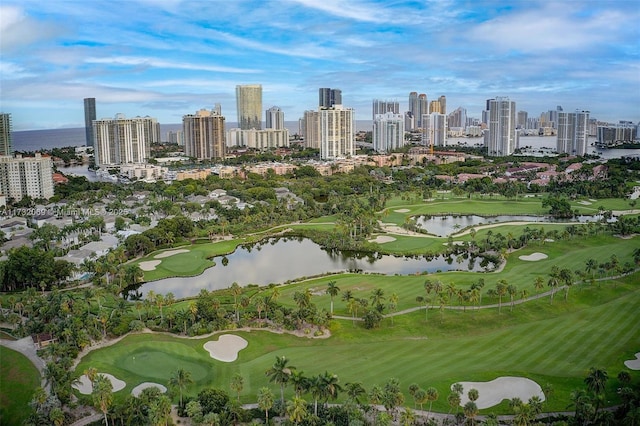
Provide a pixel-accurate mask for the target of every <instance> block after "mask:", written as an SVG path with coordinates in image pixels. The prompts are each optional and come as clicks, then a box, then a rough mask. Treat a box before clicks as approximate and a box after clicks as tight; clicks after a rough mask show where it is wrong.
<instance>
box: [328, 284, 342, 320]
mask: <svg viewBox="0 0 640 426" xmlns="http://www.w3.org/2000/svg"><path fill="white" fill-rule="evenodd" d="M326 292H327V294H328V295H329V296H330V297H331V311H330V313H331V315H332V316H333V298H334V297H336V296H337V295H338V293H340V288H339V287H338V286H337V285H336V282H335V281H329V283H328V284H327V290H326Z"/></svg>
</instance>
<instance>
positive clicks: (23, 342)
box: [0, 336, 46, 389]
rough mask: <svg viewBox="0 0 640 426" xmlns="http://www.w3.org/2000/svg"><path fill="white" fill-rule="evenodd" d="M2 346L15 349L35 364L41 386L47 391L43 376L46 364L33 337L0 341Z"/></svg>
mask: <svg viewBox="0 0 640 426" xmlns="http://www.w3.org/2000/svg"><path fill="white" fill-rule="evenodd" d="M0 345H2V346H4V347H7V348H9V349H13V350H14V351H16V352H20V353H21V354H22V355H24V356H26V357H27V358H28V359H29V361H31V363H33V365H35V367H36V368H37V369H38V372H39V373H40V381H41V385H42V387H43V388H45V389H46V386H45V385H46V381H45V378H44V374H43V373H44V368H45V366H46V363H45V362H44V360H43V359H42V358H40V357H39V356H38V353H37V352H36V347H35V345H34V344H33V339H31V336H27V337H24V338H22V339H20V340H5V339H0Z"/></svg>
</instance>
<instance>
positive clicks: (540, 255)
mask: <svg viewBox="0 0 640 426" xmlns="http://www.w3.org/2000/svg"><path fill="white" fill-rule="evenodd" d="M547 257H549V256H547V255H546V254H544V253H531V254H528V255H526V256H520V257H518V259H520V260H526V261H528V262H536V261H538V260H543V259H546V258H547Z"/></svg>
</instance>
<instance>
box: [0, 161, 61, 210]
mask: <svg viewBox="0 0 640 426" xmlns="http://www.w3.org/2000/svg"><path fill="white" fill-rule="evenodd" d="M0 193H2V194H4V195H6V196H7V197H8V198H12V199H13V200H15V201H20V200H22V198H24V197H26V196H29V197H31V199H34V200H36V199H43V198H44V199H47V200H48V199H49V198H51V197H53V162H52V161H51V157H49V156H43V155H40V153H36V155H35V157H24V158H23V157H22V155H20V154H18V155H16V156H15V158H14V157H12V156H10V155H7V156H0Z"/></svg>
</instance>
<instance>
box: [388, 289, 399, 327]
mask: <svg viewBox="0 0 640 426" xmlns="http://www.w3.org/2000/svg"><path fill="white" fill-rule="evenodd" d="M397 308H398V295H397V294H396V293H393V294H392V295H391V296H389V310H390V311H391V313H392V314H393V313H395V311H396V309H397ZM393 324H394V321H393V315H391V325H393Z"/></svg>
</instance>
